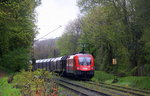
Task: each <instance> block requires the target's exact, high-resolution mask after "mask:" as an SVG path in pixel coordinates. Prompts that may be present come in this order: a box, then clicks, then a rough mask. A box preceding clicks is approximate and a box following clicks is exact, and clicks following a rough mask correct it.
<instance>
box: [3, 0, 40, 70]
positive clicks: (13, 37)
mask: <svg viewBox="0 0 150 96" xmlns="http://www.w3.org/2000/svg"><path fill="white" fill-rule="evenodd" d="M39 4H40V0H0V69H1V70H5V71H9V72H16V71H20V70H21V69H26V68H27V64H28V62H29V60H30V59H31V48H32V45H33V40H34V37H35V36H36V34H37V27H36V25H35V22H36V19H35V16H36V14H35V8H36V7H37V6H38V5H39Z"/></svg>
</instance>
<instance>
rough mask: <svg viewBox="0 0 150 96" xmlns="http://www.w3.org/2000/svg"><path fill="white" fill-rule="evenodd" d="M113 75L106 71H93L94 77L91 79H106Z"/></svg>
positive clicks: (111, 77)
mask: <svg viewBox="0 0 150 96" xmlns="http://www.w3.org/2000/svg"><path fill="white" fill-rule="evenodd" d="M113 78H114V76H113V75H111V74H108V73H106V72H103V71H95V74H94V77H93V78H92V80H93V81H102V82H104V81H106V80H110V79H113Z"/></svg>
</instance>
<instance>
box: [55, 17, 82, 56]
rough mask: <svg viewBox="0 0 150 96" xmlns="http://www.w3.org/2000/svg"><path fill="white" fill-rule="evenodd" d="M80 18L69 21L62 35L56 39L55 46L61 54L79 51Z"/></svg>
mask: <svg viewBox="0 0 150 96" xmlns="http://www.w3.org/2000/svg"><path fill="white" fill-rule="evenodd" d="M80 24H81V22H80V19H77V20H75V21H73V22H70V23H69V24H68V25H67V27H66V29H65V32H64V34H63V35H62V37H60V38H59V39H58V42H57V47H58V49H59V50H60V53H61V55H66V54H73V53H76V52H77V51H79V48H78V47H79V43H78V42H79V38H80V33H81V30H80Z"/></svg>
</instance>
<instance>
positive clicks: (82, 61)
mask: <svg viewBox="0 0 150 96" xmlns="http://www.w3.org/2000/svg"><path fill="white" fill-rule="evenodd" d="M79 64H80V65H90V64H91V58H90V57H79Z"/></svg>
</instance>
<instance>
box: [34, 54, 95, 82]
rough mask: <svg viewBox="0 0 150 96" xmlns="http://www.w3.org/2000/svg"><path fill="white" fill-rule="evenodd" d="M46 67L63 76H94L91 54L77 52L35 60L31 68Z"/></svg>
mask: <svg viewBox="0 0 150 96" xmlns="http://www.w3.org/2000/svg"><path fill="white" fill-rule="evenodd" d="M38 68H39V69H46V70H47V71H50V72H51V71H54V72H57V73H59V74H62V75H64V76H73V77H77V78H87V79H90V78H92V77H93V76H94V58H93V56H92V55H91V54H86V53H77V54H74V55H66V56H62V57H57V58H49V59H41V60H36V63H35V65H33V69H34V70H36V69H38Z"/></svg>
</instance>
